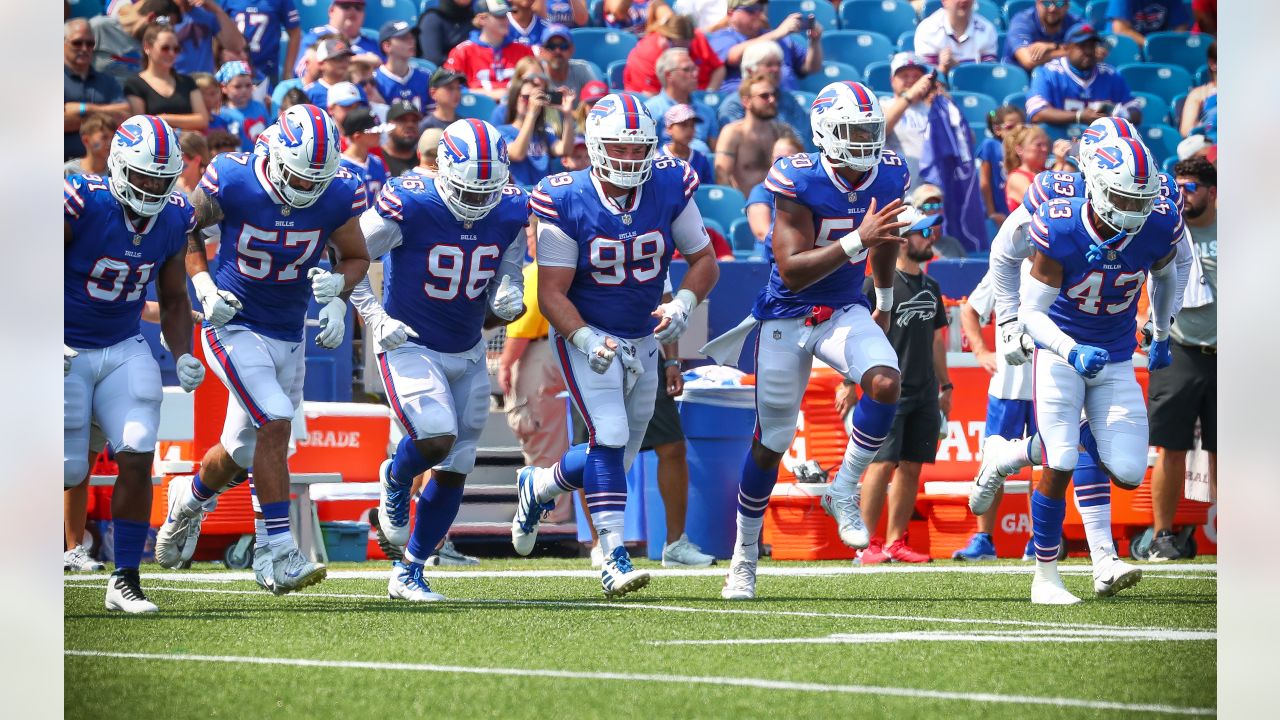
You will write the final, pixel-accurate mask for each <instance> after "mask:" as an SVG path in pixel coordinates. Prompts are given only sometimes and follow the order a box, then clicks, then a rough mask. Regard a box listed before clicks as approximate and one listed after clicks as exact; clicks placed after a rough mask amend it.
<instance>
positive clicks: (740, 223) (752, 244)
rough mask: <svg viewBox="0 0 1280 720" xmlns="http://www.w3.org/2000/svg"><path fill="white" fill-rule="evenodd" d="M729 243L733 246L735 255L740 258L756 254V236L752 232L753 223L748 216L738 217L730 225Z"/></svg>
mask: <svg viewBox="0 0 1280 720" xmlns="http://www.w3.org/2000/svg"><path fill="white" fill-rule="evenodd" d="M728 239H729V244H730V245H732V246H733V256H734V257H735V258H738V259H744V258H749V257H751V256H752V255H755V254H756V236H755V233H753V232H751V225H750V224H749V223H748V222H747V219H746V218H738V219H737V220H734V221H733V225H730V226H729V238H728Z"/></svg>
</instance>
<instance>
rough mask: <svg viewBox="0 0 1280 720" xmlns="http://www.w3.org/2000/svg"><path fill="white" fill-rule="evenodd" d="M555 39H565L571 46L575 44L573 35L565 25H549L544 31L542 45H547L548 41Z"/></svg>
mask: <svg viewBox="0 0 1280 720" xmlns="http://www.w3.org/2000/svg"><path fill="white" fill-rule="evenodd" d="M554 37H558V38H564V40H565V41H567V42H568V43H569V44H570V45H572V44H573V35H572V34H570V33H569V28H567V27H565V26H564V25H548V26H547V29H546V30H543V31H542V44H543V45H546V44H547V41H548V40H550V39H551V38H554Z"/></svg>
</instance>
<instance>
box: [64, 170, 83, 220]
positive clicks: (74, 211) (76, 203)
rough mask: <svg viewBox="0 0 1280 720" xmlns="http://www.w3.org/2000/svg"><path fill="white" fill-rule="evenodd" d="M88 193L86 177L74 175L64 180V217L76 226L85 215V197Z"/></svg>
mask: <svg viewBox="0 0 1280 720" xmlns="http://www.w3.org/2000/svg"><path fill="white" fill-rule="evenodd" d="M87 194H88V190H87V188H86V187H85V181H84V177H83V176H81V175H72V176H71V177H69V178H66V179H64V180H63V181H62V219H63V220H65V221H67V222H69V223H71V226H72V227H75V225H76V224H77V223H79V222H80V218H81V217H82V216H83V215H84V198H85V195H87Z"/></svg>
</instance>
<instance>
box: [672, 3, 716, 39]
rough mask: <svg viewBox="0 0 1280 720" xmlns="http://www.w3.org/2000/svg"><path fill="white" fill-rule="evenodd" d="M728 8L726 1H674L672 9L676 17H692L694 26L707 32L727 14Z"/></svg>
mask: <svg viewBox="0 0 1280 720" xmlns="http://www.w3.org/2000/svg"><path fill="white" fill-rule="evenodd" d="M728 7H729V2H728V0H676V3H675V6H674V8H673V9H674V10H675V13H676V14H677V15H692V16H693V24H694V26H695V27H697V28H698V29H699V30H701V31H703V32H707V31H708V30H709V29H710V28H711V26H712V25H715V24H716V23H718V22H720V21H721V20H722V19H723V18H724V16H725V15H727V14H728V12H729V10H728Z"/></svg>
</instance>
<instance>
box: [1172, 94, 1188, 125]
mask: <svg viewBox="0 0 1280 720" xmlns="http://www.w3.org/2000/svg"><path fill="white" fill-rule="evenodd" d="M1187 95H1188V93H1182V94H1181V95H1179V96H1178V97H1176V98H1174V99H1173V100H1172V101H1171V102H1170V103H1169V124H1170V125H1172V126H1174V127H1181V124H1182V106H1183V105H1186V104H1187Z"/></svg>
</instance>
